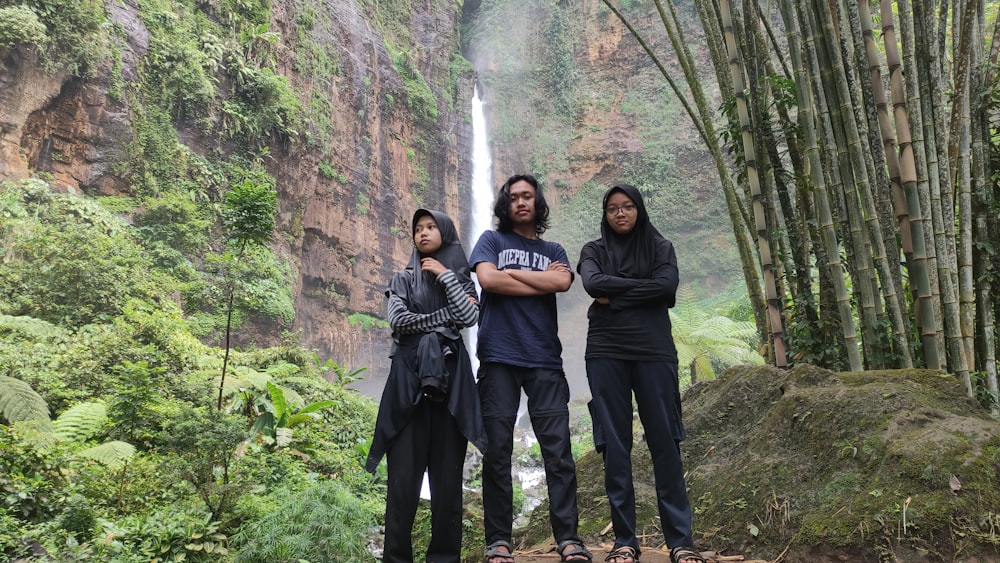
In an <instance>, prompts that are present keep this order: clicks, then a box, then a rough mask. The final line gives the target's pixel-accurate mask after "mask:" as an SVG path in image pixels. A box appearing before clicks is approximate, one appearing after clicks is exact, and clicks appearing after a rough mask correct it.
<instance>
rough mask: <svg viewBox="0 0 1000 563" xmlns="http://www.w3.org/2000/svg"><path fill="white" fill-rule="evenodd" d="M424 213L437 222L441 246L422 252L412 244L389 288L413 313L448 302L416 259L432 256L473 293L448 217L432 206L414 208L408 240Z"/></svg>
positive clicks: (433, 277) (429, 274)
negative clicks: (405, 259)
mask: <svg viewBox="0 0 1000 563" xmlns="http://www.w3.org/2000/svg"><path fill="white" fill-rule="evenodd" d="M425 215H430V216H431V217H433V218H434V222H435V223H437V226H438V230H439V231H440V232H441V248H439V249H438V250H437V251H436V252H434V253H433V254H430V255H425V254H424V253H422V252H420V251H419V250H417V247H416V245H414V247H413V252H412V253H411V254H410V261H409V262H408V263H407V264H406V270H404V271H402V272H399V273H398V274H397V275H395V276H393V279H392V284H391V287H390V289H391V290H392V291H393V292H394V293H395V294H396V295H398V296H400V297H401V298H402V299H403V301H405V302H406V303H407V305H408V306H409V309H410V310H411V311H413V312H414V313H433V312H434V311H437V310H438V309H440V308H442V307H445V306H447V305H448V299H447V297H446V296H445V293H444V291H443V290H442V288H441V287H440V286H437V285H436V276H434V275H433V274H431V273H430V272H424V271H422V270H421V269H420V260H421V259H422V258H426V257H427V256H430V257H431V258H434V259H436V260H437V261H438V262H440V263H441V264H443V265H444V267H445V268H447V269H449V270H451V271H452V272H454V273H455V275H456V276H458V280H459V282H461V284H462V287H463V288H464V289H465V291H466V293H469V294H473V295H474V294H475V291H476V286H475V284H474V283H473V282H472V278H471V277H470V275H469V259H468V258H467V257H466V254H465V249H464V248H462V241H461V240H459V238H458V231H457V230H456V229H455V223H454V222H452V220H451V217H448V215H446V214H444V213H442V212H441V211H435V210H433V209H418V210H416V212H414V213H413V221H412V222H411V224H410V241H411V242H412V241H413V235H414V233H416V230H417V221H419V220H420V218H421V217H423V216H425Z"/></svg>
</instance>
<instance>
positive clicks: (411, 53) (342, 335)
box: [0, 0, 474, 367]
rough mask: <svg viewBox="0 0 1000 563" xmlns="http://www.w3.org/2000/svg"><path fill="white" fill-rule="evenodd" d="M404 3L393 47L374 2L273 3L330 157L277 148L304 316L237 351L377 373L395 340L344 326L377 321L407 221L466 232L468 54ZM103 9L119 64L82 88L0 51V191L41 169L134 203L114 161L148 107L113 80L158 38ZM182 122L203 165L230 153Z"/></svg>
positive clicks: (259, 325)
mask: <svg viewBox="0 0 1000 563" xmlns="http://www.w3.org/2000/svg"><path fill="white" fill-rule="evenodd" d="M410 4H412V5H410ZM404 5H409V6H408V9H407V10H406V11H404V12H401V15H399V16H398V17H397V21H398V23H400V24H402V25H403V26H405V28H402V29H395V30H394V35H393V36H392V37H387V36H386V35H385V33H384V27H385V26H382V27H380V25H379V22H378V21H376V18H375V17H374V16H382V14H381V12H380V10H381V8H379V6H378V5H375V4H373V3H371V2H365V1H364V0H294V1H289V2H272V3H271V23H270V27H269V31H271V32H276V33H278V34H279V35H280V39H279V40H278V46H277V49H276V51H277V64H276V70H277V71H278V72H280V73H281V74H283V75H285V76H286V77H288V78H289V81H290V82H291V83H292V85H293V86H294V87H295V88H296V91H297V92H298V93H299V96H300V98H302V101H303V105H305V104H306V102H308V101H309V99H310V98H315V97H320V98H322V99H324V100H327V101H329V106H327V107H329V109H330V111H329V115H328V116H326V115H315V114H309V115H306V123H305V125H304V129H306V130H307V131H316V130H322V132H323V133H322V134H323V136H324V140H325V143H324V146H323V149H322V150H320V149H319V148H318V143H315V142H311V139H310V138H308V136H307V135H302V136H301V137H300V138H297V139H292V140H291V141H290V142H273V143H271V145H270V157H269V158H268V159H266V167H267V171H268V172H269V173H270V174H271V175H272V176H274V178H275V179H276V180H277V189H278V200H279V208H278V218H277V219H278V221H277V231H278V236H276V237H275V240H276V243H275V244H276V246H277V247H278V248H276V250H277V251H278V252H279V253H281V254H283V255H285V256H287V257H288V258H289V261H290V263H291V264H292V266H293V280H292V281H293V284H294V296H295V310H296V317H295V321H294V323H293V325H292V326H291V327H280V326H276V325H274V324H271V323H269V322H267V321H256V322H252V323H250V325H249V326H247V327H245V328H244V329H243V330H241V332H240V334H239V335H237V343H238V344H240V345H249V344H259V345H264V344H273V343H275V342H277V341H278V339H279V337H280V332H281V330H282V329H288V328H291V329H293V330H299V331H301V334H302V341H303V343H304V344H305V345H307V346H309V347H313V348H316V349H318V350H319V352H320V355H321V356H322V357H332V358H334V359H335V360H336V361H337V362H338V363H340V364H342V365H346V366H351V367H353V366H362V365H378V364H379V363H380V360H379V359H380V358H384V357H385V349H386V344H385V341H386V336H387V334H386V332H385V331H384V330H379V329H367V330H366V329H364V328H362V326H351V323H350V322H349V320H348V319H349V318H350V317H351V315H354V314H361V315H366V316H365V317H362V318H363V319H367V320H369V321H370V320H371V318H372V317H379V316H380V315H381V314H382V308H383V304H384V299H383V297H382V292H383V288H384V285H385V283H386V281H387V280H388V277H389V275H390V274H391V273H392V272H393V271H394V270H395V269H397V268H398V267H399V266H400V265H401V264H403V263H404V262H405V260H406V258H407V257H408V256H409V252H410V248H411V242H410V239H409V237H408V233H409V221H410V216H411V214H412V212H413V210H415V209H416V208H417V207H418V206H427V207H434V208H439V209H443V210H445V211H446V212H448V213H449V214H450V215H452V217H454V218H455V220H456V222H457V223H458V224H459V227H460V228H461V224H462V222H463V220H464V219H465V217H464V216H463V213H462V210H463V209H465V208H466V207H467V206H466V205H464V204H463V202H464V198H465V197H466V195H465V193H464V191H463V188H464V187H465V186H467V185H468V183H469V178H470V174H471V172H470V168H469V162H468V161H469V159H468V158H467V156H466V155H468V154H469V153H470V151H471V145H470V142H471V141H470V137H471V124H470V122H469V120H468V119H467V115H468V113H469V105H470V99H471V97H472V84H473V79H474V78H473V74H472V72H471V67H469V65H468V64H467V63H466V64H465V65H464V66H462V65H456V64H453V63H454V59H455V58H456V57H460V55H459V46H458V33H459V19H460V11H459V10H460V7H459V6H456V5H455V3H454V2H440V1H428V2H412V3H410V2H405V3H403V2H401V3H400V4H399V6H404ZM399 6H397V8H398V7H399ZM105 11H106V17H107V22H108V25H109V26H112V27H113V28H115V29H116V30H118V36H119V37H118V38H119V39H120V40H119V41H117V45H118V49H119V50H120V55H119V57H118V60H117V61H115V60H107V61H104V62H103V64H101V66H100V67H99V68H98V69H97V70H96V72H95V73H93V76H92V77H89V78H87V79H83V78H77V77H73V76H71V75H70V73H68V72H58V73H52V72H50V71H48V70H46V69H45V68H44V66H43V64H42V62H41V57H40V56H39V55H38V53H37V52H36V51H35V50H33V49H32V48H30V47H27V46H20V45H14V46H12V47H10V48H7V49H5V50H0V61H2V62H0V179H20V178H25V177H29V176H31V175H35V174H39V173H47V174H49V175H51V176H50V178H51V181H52V182H53V183H54V184H56V185H57V186H59V187H60V188H61V189H64V190H66V191H71V192H76V193H87V194H91V195H127V194H129V193H130V189H131V187H130V186H129V184H128V182H127V179H126V178H125V177H124V175H123V174H122V166H121V164H122V163H123V162H124V161H125V152H126V151H127V147H128V145H129V143H131V142H133V141H135V138H136V132H135V130H134V129H133V127H132V117H133V116H134V115H135V114H136V113H137V112H139V111H141V107H139V105H138V102H135V101H134V100H130V99H129V98H128V97H124V99H118V97H116V96H115V95H113V94H112V90H113V89H114V88H115V83H116V81H117V82H118V83H119V84H120V83H122V82H124V83H129V82H135V81H137V80H138V76H137V75H138V73H139V72H140V68H141V67H140V61H141V60H142V58H143V57H144V56H145V55H146V54H147V52H148V51H149V49H150V32H149V30H148V29H147V28H146V26H145V25H144V23H143V20H142V19H141V17H140V13H139V8H138V5H137V4H136V2H135V0H127V1H125V2H107V3H106V6H105ZM303 17H310V18H313V20H314V21H312V22H311V25H310V26H309V30H310V31H311V34H310V35H306V36H304V35H302V34H301V33H300V28H301V22H302V20H301V18H303ZM390 44H391V45H394V46H395V47H396V48H397V49H399V50H400V51H402V52H405V53H406V55H407V60H408V62H407V64H409V65H410V66H411V67H412V68H407V69H405V70H408V71H409V72H411V73H413V74H414V75H416V74H419V77H418V78H419V80H420V82H421V83H422V84H424V85H426V87H427V88H429V89H430V91H431V92H433V100H432V102H431V104H432V105H433V108H431V109H430V110H428V111H429V116H428V114H427V113H425V114H424V115H416V112H414V111H413V110H412V109H411V108H412V105H413V104H412V103H411V93H410V91H409V90H408V87H409V86H410V82H408V80H412V79H413V78H414V77H413V76H403V75H401V72H400V68H399V65H398V64H394V62H396V61H394V60H393V54H392V53H390V52H389V47H388V46H389V45H390ZM307 49H320V50H322V51H323V52H324V53H325V54H326V56H327V57H328V59H329V60H332V61H333V65H332V66H333V73H332V74H331V75H330V76H321V77H320V78H321V80H317V79H316V78H317V77H316V73H312V74H309V73H306V72H302V68H301V67H302V64H301V62H300V60H301V59H298V58H297V57H301V53H302V52H303V51H305V50H307ZM442 84H447V85H450V86H451V88H450V89H449V88H443V87H442V86H441V85H442ZM307 107H308V106H307ZM320 121H322V123H320ZM175 125H176V127H177V132H178V137H179V138H180V140H181V142H182V143H183V144H185V145H187V147H188V148H189V149H190V150H191V151H193V152H194V153H197V154H207V153H210V152H211V151H220V150H221V151H226V150H228V149H230V148H231V147H226V146H225V145H224V144H221V143H219V142H218V140H217V139H214V138H211V136H210V135H206V134H205V132H204V131H201V130H199V129H198V128H196V127H194V126H193V125H192V124H191V123H186V122H183V121H182V122H180V123H176V124H175ZM324 171H325V172H326V173H325V174H324ZM364 324H365V323H362V325H364ZM367 324H368V325H370V322H369V323H367Z"/></svg>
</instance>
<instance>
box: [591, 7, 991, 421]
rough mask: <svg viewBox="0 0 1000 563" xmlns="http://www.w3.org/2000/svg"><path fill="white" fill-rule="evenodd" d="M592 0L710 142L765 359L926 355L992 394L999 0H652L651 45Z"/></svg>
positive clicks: (846, 363)
mask: <svg viewBox="0 0 1000 563" xmlns="http://www.w3.org/2000/svg"><path fill="white" fill-rule="evenodd" d="M602 1H603V2H604V4H605V5H606V6H607V7H608V8H609V9H610V10H611V12H613V13H614V14H615V16H616V17H617V18H618V19H619V20H620V21H621V22H622V23H623V24H624V25H625V26H626V28H627V29H628V30H629V32H630V33H631V34H632V35H633V36H634V37H635V38H636V39H637V40H638V41H639V43H640V45H641V46H642V48H643V49H644V50H645V51H646V53H647V54H648V55H649V57H650V58H651V60H652V61H653V63H654V64H655V65H656V67H657V68H658V69H659V71H660V72H661V73H662V74H663V76H664V78H665V79H666V80H667V81H668V82H669V83H670V86H671V88H673V90H674V92H675V93H676V95H677V97H678V98H679V99H680V100H681V102H682V105H683V107H684V109H685V111H686V112H687V113H688V115H689V116H690V117H691V119H692V120H693V121H694V123H695V126H696V128H697V129H698V132H699V134H700V135H701V138H702V140H703V141H704V142H705V145H706V147H707V148H708V150H709V151H710V152H711V154H712V157H713V159H714V161H715V164H716V168H717V171H718V175H719V178H718V179H719V185H720V187H721V189H722V190H723V192H724V194H725V199H726V203H727V206H728V211H729V214H730V218H731V220H732V225H733V233H734V236H735V240H736V244H737V247H738V248H739V254H740V257H741V261H742V264H743V275H744V279H745V281H746V284H747V288H748V293H749V295H750V299H751V302H752V304H753V308H754V311H755V320H756V323H757V326H758V331H759V333H760V334H761V337H762V341H763V342H768V343H769V346H767V347H766V350H767V354H768V356H769V359H770V361H771V362H773V363H774V364H775V365H777V366H778V367H785V366H787V365H788V364H789V363H791V362H810V363H814V364H817V365H821V366H823V367H827V368H830V369H849V370H852V371H859V370H865V369H893V368H907V367H928V368H932V369H941V370H946V371H948V372H949V373H953V374H955V375H956V376H957V377H958V378H959V379H960V380H961V381H962V382H963V383H964V384H965V386H966V389H967V391H968V392H969V394H970V395H973V394H975V393H978V394H980V396H987V397H990V396H991V397H993V398H994V405H995V404H996V403H995V398H996V397H997V374H996V348H997V345H998V342H997V332H996V328H995V319H996V317H997V313H998V311H1000V298H998V295H1000V278H998V275H997V269H998V266H1000V258H998V254H997V252H998V249H997V248H996V245H997V243H1000V219H998V217H1000V189H998V178H1000V174H998V170H997V167H998V165H1000V160H998V156H1000V155H998V148H1000V141H998V138H997V136H996V131H995V128H996V126H997V115H998V113H997V107H996V106H997V102H998V100H1000V91H998V88H997V55H998V51H1000V43H998V42H997V41H994V40H993V39H994V38H996V36H997V31H998V29H997V28H996V26H997V24H998V23H997V9H998V4H1000V3H998V2H996V1H995V0H992V1H988V2H987V1H984V0H896V1H890V0H881V1H880V2H875V3H873V2H870V1H869V0H692V1H693V9H692V6H691V3H690V2H686V3H684V5H680V4H681V3H680V2H675V1H674V0H653V4H654V5H655V6H656V12H657V14H658V15H659V19H660V21H661V22H662V27H663V32H665V33H666V35H667V36H668V37H669V41H670V42H669V44H670V45H671V47H672V50H670V51H669V52H667V53H658V52H655V51H654V50H653V49H652V48H651V47H650V45H651V44H653V41H651V38H650V37H648V36H644V34H643V33H640V32H639V31H637V30H636V28H635V27H634V22H632V21H630V19H629V16H628V15H626V13H625V12H624V11H623V10H622V9H620V8H619V7H618V6H616V4H617V3H616V2H615V1H614V0H602ZM687 12H695V13H696V14H697V18H698V20H699V21H700V24H701V26H702V31H703V33H704V41H705V45H704V50H705V51H707V53H708V54H709V56H710V58H711V64H712V68H698V64H697V60H696V59H695V57H694V55H693V53H692V49H691V47H690V45H691V43H690V42H689V40H688V39H687V38H686V37H685V34H684V30H685V26H684V25H683V24H684V23H685V21H686V20H685V18H686V17H688V16H685V14H686V13H687ZM689 17H690V18H693V17H694V16H693V15H692V16H689ZM654 19H655V17H654ZM654 31H655V32H656V33H660V31H659V23H657V24H656V25H655V26H654ZM646 33H651V32H646ZM699 47H701V46H700V45H699ZM674 57H676V60H675V59H674ZM701 66H702V67H706V66H707V65H706V64H702V65H701ZM668 67H671V68H680V69H681V72H682V73H683V75H684V83H683V84H681V83H680V82H679V81H677V80H675V78H674V77H673V76H672V75H671V71H669V70H668ZM711 79H714V80H715V83H714V84H712V87H717V88H718V92H719V93H720V94H721V98H722V100H723V102H722V110H721V112H720V111H718V108H714V107H709V106H708V105H707V101H706V100H708V99H709V96H708V94H707V93H706V92H708V91H709V90H710V88H708V87H706V85H707V84H711Z"/></svg>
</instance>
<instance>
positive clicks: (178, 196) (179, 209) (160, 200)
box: [136, 192, 212, 253]
mask: <svg viewBox="0 0 1000 563" xmlns="http://www.w3.org/2000/svg"><path fill="white" fill-rule="evenodd" d="M145 207H146V209H145V211H144V212H143V213H142V214H141V215H139V217H138V218H137V219H136V224H137V226H138V227H139V233H140V235H141V236H142V237H143V238H144V239H145V240H148V241H156V242H162V243H163V244H165V245H166V246H167V247H170V248H175V249H177V250H180V251H181V252H185V253H190V252H195V251H197V250H200V249H202V248H203V247H204V246H205V245H206V244H207V243H208V229H209V227H211V225H212V219H211V217H210V216H209V214H208V213H207V211H206V209H205V208H204V207H199V206H198V205H197V204H196V203H195V202H194V201H192V200H191V197H190V196H189V195H188V194H185V193H178V192H169V193H164V194H161V195H160V196H159V197H157V198H155V199H152V200H150V201H148V202H147V203H146V206H145Z"/></svg>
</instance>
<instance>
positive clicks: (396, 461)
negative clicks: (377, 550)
mask: <svg viewBox="0 0 1000 563" xmlns="http://www.w3.org/2000/svg"><path fill="white" fill-rule="evenodd" d="M411 234H412V237H413V245H414V248H413V252H412V253H411V255H410V261H409V263H408V264H407V266H406V269H404V270H400V271H398V272H396V273H395V274H394V275H393V277H392V280H390V282H389V289H388V291H386V297H388V319H389V325H390V326H391V327H392V332H393V351H392V365H391V367H390V368H389V376H388V378H387V379H386V384H385V389H384V390H383V392H382V400H381V401H380V403H379V411H378V419H377V421H376V423H375V436H374V438H373V440H372V446H371V449H370V450H369V455H368V461H367V463H366V465H365V467H366V469H368V471H370V472H372V473H374V472H375V470H376V468H377V467H378V463H379V461H380V460H381V459H382V456H383V455H385V456H386V462H387V466H388V484H387V491H386V503H385V504H386V506H385V546H384V550H383V554H382V561H383V563H410V562H412V561H413V545H412V542H411V539H410V538H411V533H412V528H413V520H414V517H415V514H416V510H417V504H418V503H419V501H420V488H421V484H422V482H423V475H424V471H426V472H427V477H428V481H429V483H430V489H431V542H430V545H429V546H428V548H427V553H426V561H427V562H428V563H431V562H434V563H459V561H460V556H461V548H462V467H463V464H464V462H465V451H466V446H467V444H468V443H469V442H472V443H473V444H474V445H475V446H476V447H477V448H478V449H479V450H480V451H485V449H486V440H485V433H484V432H483V424H482V415H481V412H480V407H479V394H478V392H477V390H476V383H475V378H474V377H473V374H472V364H471V361H470V359H469V354H468V352H467V351H466V348H465V343H464V342H463V341H462V335H461V333H460V332H459V331H460V330H461V329H463V328H465V327H468V326H472V325H474V324H476V322H477V321H478V319H479V306H478V298H477V296H476V288H475V285H474V284H473V282H472V280H471V278H470V277H469V262H468V259H467V258H466V255H465V250H464V249H463V248H462V244H461V242H460V241H459V238H458V233H457V232H456V230H455V225H454V223H453V222H452V220H451V218H449V217H448V216H447V215H445V214H444V213H442V212H440V211H432V210H426V209H418V210H417V212H416V213H414V214H413V222H412V230H411Z"/></svg>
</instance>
